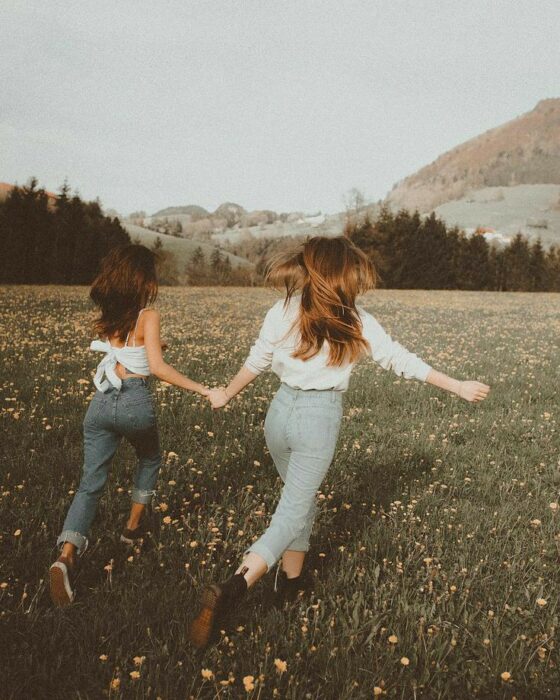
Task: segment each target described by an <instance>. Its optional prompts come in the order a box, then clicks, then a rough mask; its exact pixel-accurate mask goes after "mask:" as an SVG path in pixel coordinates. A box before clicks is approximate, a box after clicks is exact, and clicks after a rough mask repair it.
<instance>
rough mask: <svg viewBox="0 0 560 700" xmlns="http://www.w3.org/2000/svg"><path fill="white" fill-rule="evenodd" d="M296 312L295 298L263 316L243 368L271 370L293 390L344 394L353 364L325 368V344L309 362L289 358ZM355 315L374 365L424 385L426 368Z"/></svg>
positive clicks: (367, 316) (373, 322) (293, 344)
mask: <svg viewBox="0 0 560 700" xmlns="http://www.w3.org/2000/svg"><path fill="white" fill-rule="evenodd" d="M299 308H300V297H299V296H296V297H293V298H292V300H291V301H290V304H289V305H288V306H287V307H284V302H283V301H278V302H277V303H276V304H274V306H273V307H272V308H271V309H270V310H269V311H268V313H267V314H266V316H265V319H264V322H263V325H262V327H261V330H260V333H259V337H258V338H257V340H256V341H255V344H254V345H253V346H252V348H251V351H250V353H249V356H248V358H247V360H246V361H245V367H246V368H247V369H248V370H250V371H251V372H253V373H254V374H260V373H261V372H264V371H265V370H267V369H272V371H273V372H274V373H275V374H276V375H278V377H279V378H280V380H281V381H282V382H284V383H285V384H288V386H291V387H293V388H295V389H304V390H309V389H320V390H325V389H336V390H338V391H346V389H347V388H348V382H349V380H350V374H351V373H352V368H353V367H354V364H355V363H354V362H349V363H346V364H345V365H343V366H341V367H333V366H329V365H328V364H327V362H328V357H329V346H328V343H327V342H325V343H324V344H323V347H322V348H321V350H320V352H319V353H318V354H317V355H315V357H312V358H310V359H309V360H300V359H298V358H295V357H292V355H293V353H294V350H295V348H296V347H297V345H298V332H297V329H296V330H295V331H292V332H290V329H291V328H292V326H293V324H294V322H295V321H296V320H297V318H298V314H299ZM358 313H359V315H360V319H361V321H362V336H363V337H364V338H365V340H367V342H368V343H369V347H370V351H371V356H372V357H373V359H374V360H375V362H377V363H378V364H379V365H380V366H381V367H383V368H384V369H391V370H393V372H395V374H397V375H399V376H402V377H405V378H406V379H419V380H420V381H426V378H427V376H428V374H429V372H430V370H431V367H430V365H427V364H426V363H425V362H424V361H423V360H421V359H420V358H419V357H418V356H417V355H415V354H414V353H412V352H409V351H408V350H406V348H403V346H402V345H400V344H399V343H397V342H396V341H394V340H393V339H392V338H391V336H389V335H388V334H387V333H386V332H385V331H384V330H383V328H382V327H381V325H380V324H379V323H378V322H377V321H376V320H375V318H374V317H373V316H372V315H371V314H369V313H368V312H367V311H364V309H362V308H360V307H358Z"/></svg>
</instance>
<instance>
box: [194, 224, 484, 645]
mask: <svg viewBox="0 0 560 700" xmlns="http://www.w3.org/2000/svg"><path fill="white" fill-rule="evenodd" d="M268 281H269V282H270V283H271V284H273V285H274V286H281V287H283V288H284V290H285V298H284V300H283V301H279V302H278V303H276V304H275V305H274V306H273V307H272V308H271V309H270V310H269V312H268V313H267V315H266V317H265V319H264V323H263V326H262V328H261V331H260V334H259V337H258V339H257V341H256V342H255V344H254V345H253V347H252V348H251V351H250V354H249V357H248V358H247V360H246V362H245V364H244V366H243V367H242V368H241V370H240V371H239V372H238V373H237V375H236V376H235V377H234V378H233V379H232V381H231V382H230V384H229V385H228V386H227V387H225V388H221V389H214V390H211V391H210V394H209V398H210V401H211V403H212V406H213V407H214V408H220V407H222V406H225V405H226V404H227V403H228V402H229V401H230V400H231V399H232V398H233V397H234V396H235V395H236V394H238V393H239V392H240V391H241V390H242V389H243V388H244V387H245V386H247V385H248V384H249V383H250V382H252V381H253V380H254V379H255V377H257V375H259V374H260V373H261V372H263V371H265V370H267V369H269V368H272V371H273V372H275V373H276V374H277V375H278V377H279V378H280V380H281V382H282V383H281V386H280V389H279V390H278V392H277V394H276V396H275V397H274V399H273V401H272V403H271V405H270V408H269V410H268V413H267V416H266V420H265V438H266V442H267V445H268V448H269V451H270V453H271V455H272V458H273V460H274V463H275V465H276V468H277V470H278V473H279V475H280V477H281V478H282V481H283V482H284V486H283V489H282V493H281V496H280V501H279V503H278V506H277V508H276V511H275V513H274V515H273V516H272V519H271V521H270V525H269V526H268V528H267V529H266V531H265V532H264V533H263V535H262V536H261V537H260V538H259V539H258V540H257V541H256V542H254V543H253V544H252V545H251V546H250V547H249V548H248V550H247V552H246V555H245V558H244V559H243V561H242V562H241V564H240V566H239V568H238V569H237V571H236V573H235V574H234V575H233V576H231V577H230V578H229V579H227V580H226V581H225V582H223V583H219V584H212V585H209V586H207V587H206V588H205V589H204V591H203V594H202V604H201V610H200V612H199V614H198V616H197V617H196V618H195V620H194V622H193V623H192V625H191V628H190V638H191V641H192V642H193V643H194V644H195V645H196V646H198V647H201V646H204V645H206V644H207V643H208V641H209V639H210V638H211V635H212V631H213V629H214V628H215V626H216V622H217V620H219V619H220V617H221V615H222V614H223V613H224V612H226V611H227V610H228V609H230V608H233V607H234V606H235V605H236V604H237V603H238V601H239V600H240V598H241V597H242V596H243V595H244V594H245V592H246V591H247V588H248V587H250V586H252V585H253V584H254V583H255V582H256V581H257V580H258V579H259V578H260V577H261V576H263V574H265V573H266V572H267V571H268V570H269V569H270V568H271V567H272V566H274V564H275V563H276V562H277V561H278V560H280V559H281V560H282V570H283V575H284V577H285V582H284V586H283V588H284V591H285V594H286V595H287V597H288V598H290V597H294V595H295V594H297V592H298V591H299V590H300V589H301V588H302V576H301V572H302V568H303V562H304V558H305V553H306V552H307V550H308V549H309V537H310V534H311V529H312V526H313V520H314V517H315V494H316V492H317V490H318V489H319V487H320V486H321V483H322V481H323V479H324V477H325V475H326V473H327V470H328V468H329V466H330V464H331V461H332V459H333V456H334V452H335V447H336V442H337V438H338V433H339V429H340V423H341V418H342V394H343V392H344V391H345V390H346V389H347V387H348V381H349V378H350V374H351V372H352V368H353V366H354V364H355V363H356V361H357V360H358V359H359V358H360V357H362V356H364V355H366V354H369V355H371V356H372V357H373V359H374V360H375V361H376V362H378V363H379V364H380V365H381V366H382V367H383V368H385V369H392V370H393V371H394V372H395V373H396V374H397V375H399V376H404V377H406V378H407V379H411V378H414V379H418V380H420V381H425V382H428V383H430V384H433V385H435V386H437V387H440V388H442V389H445V390H447V391H450V392H453V393H455V394H457V395H458V396H460V397H461V398H463V399H465V400H466V401H482V400H483V399H484V398H485V397H486V396H487V394H488V391H489V387H488V386H486V385H485V384H481V383H480V382H476V381H458V380H457V379H452V378H450V377H447V376H446V375H445V374H442V373H441V372H436V371H435V370H433V369H432V368H431V367H430V366H429V365H427V364H426V363H425V362H423V361H422V360H421V359H420V358H418V357H417V356H416V355H414V354H412V353H410V352H408V351H407V350H406V349H405V348H403V347H402V346H401V345H399V343H397V342H395V341H393V340H392V339H391V338H390V337H389V336H388V335H387V333H386V332H385V331H384V330H383V328H382V327H381V326H380V325H379V323H378V322H377V321H376V320H375V318H374V317H373V316H371V315H370V314H369V313H367V312H366V311H364V310H363V309H361V308H360V307H358V306H356V297H357V296H358V295H359V294H362V293H364V292H366V291H368V290H370V289H373V288H374V287H375V281H376V277H375V270H374V268H373V266H372V264H371V262H370V261H369V259H368V258H367V257H366V256H365V255H364V253H363V252H362V251H360V250H359V249H358V248H357V247H356V246H354V245H353V244H352V243H351V242H350V241H349V240H348V239H346V238H343V237H339V238H324V237H315V238H311V239H309V240H308V241H307V242H306V243H305V244H304V245H302V246H300V247H299V248H298V249H297V250H296V251H295V252H294V253H292V254H288V255H286V256H283V257H281V258H278V259H276V260H275V261H274V262H273V264H272V266H271V268H270V271H269V275H268Z"/></svg>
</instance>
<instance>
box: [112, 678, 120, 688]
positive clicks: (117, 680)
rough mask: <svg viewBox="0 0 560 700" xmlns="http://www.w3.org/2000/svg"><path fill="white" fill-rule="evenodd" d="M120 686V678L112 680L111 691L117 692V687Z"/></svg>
mask: <svg viewBox="0 0 560 700" xmlns="http://www.w3.org/2000/svg"><path fill="white" fill-rule="evenodd" d="M120 684H121V679H120V678H113V680H112V681H111V690H117V689H118V687H119V686H120Z"/></svg>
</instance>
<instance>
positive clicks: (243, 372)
mask: <svg viewBox="0 0 560 700" xmlns="http://www.w3.org/2000/svg"><path fill="white" fill-rule="evenodd" d="M256 377H258V374H255V372H251V370H250V369H247V367H245V365H243V367H242V368H241V369H240V370H239V372H238V373H237V374H236V375H235V377H234V378H233V379H232V380H231V382H230V383H229V384H228V385H227V386H226V387H225V388H223V387H222V388H219V389H211V390H210V392H209V394H208V398H209V399H210V402H211V404H212V408H223V406H225V405H226V404H227V402H228V401H230V400H231V399H232V398H233V397H234V396H236V395H237V394H239V392H240V391H242V390H243V389H244V388H245V387H246V386H247V385H248V384H250V383H251V382H252V381H253V380H254V379H255V378H256Z"/></svg>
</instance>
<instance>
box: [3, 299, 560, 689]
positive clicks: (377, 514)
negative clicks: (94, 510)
mask: <svg viewBox="0 0 560 700" xmlns="http://www.w3.org/2000/svg"><path fill="white" fill-rule="evenodd" d="M274 298H275V295H274V294H273V293H272V292H270V291H263V290H251V289H230V290H224V289H205V290H197V289H178V288H176V289H171V290H165V291H164V292H163V293H162V295H161V300H160V308H161V309H162V312H163V319H164V320H163V329H164V336H165V338H166V340H167V341H168V342H169V346H170V347H169V351H168V356H169V359H170V361H172V362H174V363H176V364H177V366H178V367H180V368H181V369H183V370H184V371H186V372H187V373H189V374H190V375H192V376H193V377H195V378H197V379H201V380H202V379H203V380H205V381H207V382H209V383H211V384H212V383H218V382H223V381H224V380H225V379H226V378H227V377H229V376H230V374H231V373H232V372H233V371H234V370H235V369H236V368H237V367H238V365H239V364H240V362H241V361H242V360H243V359H244V357H245V354H246V352H247V350H248V348H249V345H250V343H251V340H252V339H253V337H254V336H255V333H256V331H257V328H258V325H259V323H260V321H261V319H262V318H263V315H264V313H265V310H266V309H267V307H268V306H269V305H270V303H271V301H272V300H273V299H274ZM364 305H365V306H366V308H367V309H368V310H370V311H372V312H373V313H374V314H375V315H376V316H377V317H378V318H379V320H380V321H381V322H382V323H383V324H384V325H385V327H386V328H387V329H388V330H389V331H390V332H392V334H393V335H394V336H395V337H397V338H398V339H399V340H400V341H401V342H402V343H403V344H405V345H407V346H408V347H410V348H411V349H414V350H415V351H417V352H418V353H419V354H421V355H422V356H423V357H424V358H425V359H426V360H427V361H429V362H431V363H432V364H433V365H434V366H436V367H437V368H439V369H441V370H444V371H447V372H448V373H450V374H453V375H456V376H459V377H464V378H465V377H471V378H478V379H481V380H483V381H487V382H488V383H489V384H491V385H492V393H491V396H490V398H489V399H488V400H487V402H485V403H484V404H482V405H478V406H473V405H469V404H466V403H464V402H461V401H460V400H459V399H457V398H455V397H452V396H449V395H444V394H443V393H441V392H439V391H438V390H436V389H432V388H430V387H427V386H423V385H421V384H419V383H416V382H406V381H404V380H402V379H398V378H397V377H395V376H394V375H392V374H389V373H387V372H383V371H381V370H380V369H378V368H377V367H376V366H374V365H373V363H371V362H368V361H366V362H363V363H362V364H360V365H359V366H358V367H357V368H356V370H355V372H354V375H353V378H352V383H351V386H350V390H349V391H348V393H347V395H346V397H345V412H344V414H345V417H344V421H343V428H342V432H341V436H340V441H339V445H338V451H337V455H336V458H335V462H334V464H333V466H332V468H331V471H330V473H329V475H328V477H327V480H326V482H325V483H324V487H323V489H322V492H321V494H320V501H321V511H320V515H319V518H318V521H317V526H316V530H315V533H314V538H313V549H312V552H311V554H310V556H309V558H308V568H309V571H310V573H311V577H312V580H313V591H312V592H311V593H310V594H309V595H308V596H307V597H305V598H304V599H303V600H302V601H301V602H299V603H297V604H295V605H293V606H291V607H286V608H284V609H277V608H276V607H274V606H273V605H272V604H271V597H272V587H273V575H272V574H269V575H268V576H267V577H265V578H264V579H263V580H262V581H261V582H260V583H259V584H258V585H257V586H256V587H255V589H254V590H253V591H252V592H251V593H250V595H249V596H248V598H247V599H246V601H245V602H244V603H243V606H242V607H241V608H240V610H239V613H238V616H237V617H236V618H235V619H233V620H231V621H229V622H228V624H227V625H226V627H225V629H224V631H223V633H222V634H221V640H220V642H219V644H218V645H217V646H215V647H212V648H209V649H208V650H206V651H203V652H197V651H195V650H194V649H193V648H192V647H190V646H189V644H188V642H187V638H186V626H187V623H188V621H189V619H190V618H191V616H192V615H193V613H194V612H195V605H196V598H197V593H198V591H199V590H200V587H201V586H202V585H203V584H204V583H205V582H206V581H209V580H212V579H213V578H215V577H216V576H220V577H221V576H223V575H225V574H227V573H229V571H230V570H231V567H232V566H233V564H234V562H236V561H237V560H238V559H239V557H240V555H241V554H242V552H243V549H244V547H245V546H246V545H247V543H248V542H250V541H251V539H252V538H255V537H257V536H258V535H259V534H260V533H261V532H262V530H263V527H264V526H265V524H266V522H267V519H268V517H269V514H270V513H271V511H272V510H273V508H274V505H275V501H276V498H277V493H278V481H277V479H276V476H275V472H274V469H273V467H272V464H271V460H270V457H269V456H268V455H267V453H266V450H265V446H264V440H263V431H262V422H263V418H264V415H265V412H266V408H267V405H268V403H269V401H270V398H271V396H272V394H273V392H274V390H275V388H276V386H277V381H276V379H275V378H274V377H273V376H272V375H271V374H267V375H264V376H262V377H260V378H259V379H258V381H257V382H256V383H255V384H254V386H252V387H250V388H249V389H248V390H247V391H246V392H245V393H244V394H243V395H242V396H241V397H239V398H238V399H236V400H234V401H233V402H232V404H231V405H230V406H229V407H228V408H227V409H226V410H225V411H224V412H219V413H212V411H211V410H210V408H209V407H208V406H207V405H205V404H204V403H203V402H202V400H199V399H198V398H194V397H193V396H191V395H189V394H186V393H181V392H180V391H179V390H177V389H174V388H172V387H166V386H162V385H158V384H156V383H154V390H155V391H156V392H157V396H158V401H159V419H160V428H161V436H162V443H163V447H164V449H165V450H166V456H165V466H164V467H163V469H162V472H161V478H160V482H159V489H158V497H157V499H156V504H155V509H154V512H153V515H152V518H153V535H152V536H151V537H150V538H148V539H147V540H146V541H145V542H144V544H143V546H142V547H141V548H138V549H136V550H134V551H127V550H124V549H122V547H121V546H120V545H119V544H118V542H117V539H118V537H117V534H118V532H119V529H120V527H121V526H122V524H123V521H124V519H125V516H126V513H127V510H128V506H129V495H128V490H129V488H130V479H131V470H132V468H133V456H132V453H131V451H130V449H129V448H125V447H123V448H122V449H121V450H120V451H119V453H118V455H117V459H116V460H115V464H114V468H113V470H112V473H111V477H110V480H109V483H108V487H107V490H106V493H105V496H104V498H103V499H102V502H101V506H100V509H99V513H98V517H97V520H96V523H95V526H94V530H93V532H92V537H91V541H90V548H89V550H88V551H87V553H86V554H85V555H84V556H83V558H82V566H81V573H80V576H79V579H78V599H77V602H76V603H75V604H74V605H73V606H71V607H70V608H66V609H63V610H57V609H53V608H52V607H51V605H50V601H49V597H48V591H47V589H46V575H47V570H48V566H49V564H50V562H51V560H52V559H53V557H54V556H55V549H54V542H55V539H56V536H57V534H58V532H59V529H60V527H61V524H62V521H63V518H64V515H65V512H66V510H67V508H68V506H69V503H70V500H71V497H72V493H73V491H74V489H75V488H76V486H77V484H78V480H79V475H80V467H81V421H82V417H83V414H84V411H85V409H86V405H87V402H88V400H89V398H90V396H91V392H92V384H91V381H90V380H91V375H92V370H93V368H94V366H95V362H96V360H97V359H98V357H97V356H94V354H93V353H90V352H89V351H88V349H87V346H88V329H87V321H88V318H89V315H88V314H89V311H88V305H87V303H86V290H85V289H76V288H74V289H72V288H56V287H53V288H29V287H28V288H2V289H0V309H1V312H0V313H1V324H2V335H1V339H0V343H1V350H2V366H1V373H2V376H1V383H0V387H1V392H2V396H1V400H2V404H1V405H2V411H1V420H2V451H3V454H2V472H1V478H0V482H1V490H0V493H1V500H0V533H1V534H0V547H1V552H2V556H1V558H0V565H1V570H0V649H2V676H1V689H0V697H1V698H3V699H8V698H10V699H11V698H18V699H19V698H26V699H27V698H30V699H33V700H41V699H43V698H49V699H51V698H79V699H80V700H84V699H86V698H87V699H89V698H91V699H97V698H107V697H110V698H153V699H154V700H155V699H156V698H161V699H162V700H174V699H175V698H177V699H181V700H186V699H187V698H201V699H205V698H224V699H225V698H245V697H247V698H253V699H256V698H260V699H262V700H265V699H268V698H275V697H277V698H288V699H291V700H301V699H307V698H311V699H316V700H325V699H331V698H332V699H333V700H334V699H336V700H338V699H341V700H344V699H347V698H352V699H354V698H356V699H361V698H373V697H377V696H379V697H382V698H385V697H386V698H403V699H405V698H406V699H408V698H454V699H456V698H472V697H478V698H510V699H511V698H513V697H515V698H517V699H518V700H522V699H527V700H538V699H539V698H558V696H559V690H558V689H559V687H560V660H559V657H558V624H559V619H558V618H559V610H560V607H559V594H560V575H559V562H560V557H559V548H560V522H559V518H560V510H559V507H558V492H559V488H560V483H559V482H560V471H559V464H558V462H559V438H560V434H559V428H558V416H559V410H558V380H559V369H558V368H559V362H558V360H559V352H558V338H559V337H560V299H559V296H558V295H556V296H555V295H528V294H485V293H466V292H457V293H455V292H448V293H447V292H378V293H374V294H371V295H368V297H367V298H366V299H365V301H364ZM282 662H285V666H284V663H282ZM284 669H285V670H284Z"/></svg>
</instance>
